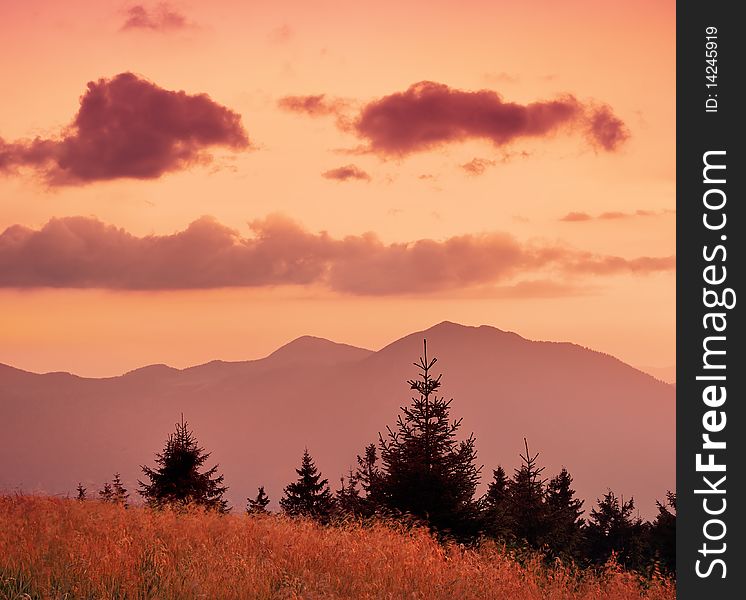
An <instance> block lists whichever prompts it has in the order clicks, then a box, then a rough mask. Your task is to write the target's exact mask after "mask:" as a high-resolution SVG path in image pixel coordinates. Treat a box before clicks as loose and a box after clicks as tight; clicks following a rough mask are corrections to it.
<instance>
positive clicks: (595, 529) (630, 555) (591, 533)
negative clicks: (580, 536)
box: [586, 490, 646, 569]
mask: <svg viewBox="0 0 746 600" xmlns="http://www.w3.org/2000/svg"><path fill="white" fill-rule="evenodd" d="M634 508H635V502H634V499H632V498H630V499H629V500H628V501H627V502H625V501H624V498H622V499H621V500H620V499H619V498H617V497H616V495H615V494H614V492H612V491H611V490H609V491H608V492H607V493H606V494H604V497H603V498H602V499H599V500H598V506H597V507H596V508H593V509H592V510H591V522H590V523H589V525H588V528H587V532H586V537H587V542H588V546H589V548H588V552H589V556H590V558H591V559H592V560H593V561H594V562H596V563H597V564H603V563H605V562H606V561H607V560H608V559H609V558H610V557H611V555H612V553H613V554H614V556H615V557H616V559H617V561H618V562H619V563H620V564H621V565H623V566H624V567H626V568H629V569H639V568H641V567H643V566H644V563H645V562H646V561H645V556H644V554H645V549H644V542H643V535H644V527H643V524H642V520H641V519H640V518H639V517H637V518H635V517H633V516H632V512H633V511H634Z"/></svg>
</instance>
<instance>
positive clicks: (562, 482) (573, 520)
mask: <svg viewBox="0 0 746 600" xmlns="http://www.w3.org/2000/svg"><path fill="white" fill-rule="evenodd" d="M546 511H547V519H548V524H547V529H548V536H547V537H546V543H547V545H548V546H549V549H550V550H551V552H552V553H553V554H554V555H555V556H563V557H568V558H573V557H577V556H578V551H579V550H580V543H581V541H582V528H583V520H582V519H581V515H582V514H583V501H582V500H580V499H578V498H576V497H575V490H573V489H572V476H571V475H570V473H568V472H567V469H565V468H564V467H563V468H562V470H561V471H560V473H559V474H558V475H556V476H555V477H553V478H552V479H551V480H550V481H549V483H548V484H547V489H546Z"/></svg>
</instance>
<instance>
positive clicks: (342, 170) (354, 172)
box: [321, 165, 370, 181]
mask: <svg viewBox="0 0 746 600" xmlns="http://www.w3.org/2000/svg"><path fill="white" fill-rule="evenodd" d="M321 176H322V177H325V178H326V179H336V180H337V181H349V180H351V179H357V180H361V181H370V175H368V174H367V173H366V172H365V171H363V170H362V169H361V168H360V167H358V166H356V165H345V166H343V167H337V168H336V169H331V170H330V171H325V172H324V173H322V174H321Z"/></svg>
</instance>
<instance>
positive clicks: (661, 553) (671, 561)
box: [650, 492, 676, 573]
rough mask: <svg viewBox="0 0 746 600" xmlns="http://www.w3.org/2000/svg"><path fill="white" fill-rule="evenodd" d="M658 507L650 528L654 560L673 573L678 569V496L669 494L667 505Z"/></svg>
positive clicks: (658, 504)
mask: <svg viewBox="0 0 746 600" xmlns="http://www.w3.org/2000/svg"><path fill="white" fill-rule="evenodd" d="M656 505H657V506H658V515H657V516H656V517H655V520H654V521H653V523H652V525H651V528H650V536H651V543H652V545H653V553H654V558H655V559H656V560H658V562H659V563H660V564H661V565H662V566H663V567H664V568H666V569H667V570H668V571H669V572H672V573H673V572H674V571H675V569H676V494H675V493H674V492H667V493H666V502H665V504H664V503H661V502H656ZM669 509H670V510H669Z"/></svg>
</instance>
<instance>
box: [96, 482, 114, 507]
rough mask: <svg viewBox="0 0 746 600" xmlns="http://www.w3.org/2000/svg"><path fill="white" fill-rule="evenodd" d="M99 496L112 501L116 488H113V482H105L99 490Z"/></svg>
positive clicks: (104, 500) (105, 500) (103, 499)
mask: <svg viewBox="0 0 746 600" xmlns="http://www.w3.org/2000/svg"><path fill="white" fill-rule="evenodd" d="M98 497H99V498H100V499H101V500H102V501H103V502H112V500H113V498H114V490H113V489H111V484H110V483H109V482H108V481H107V482H106V483H104V487H102V488H101V489H100V490H99V491H98Z"/></svg>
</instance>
